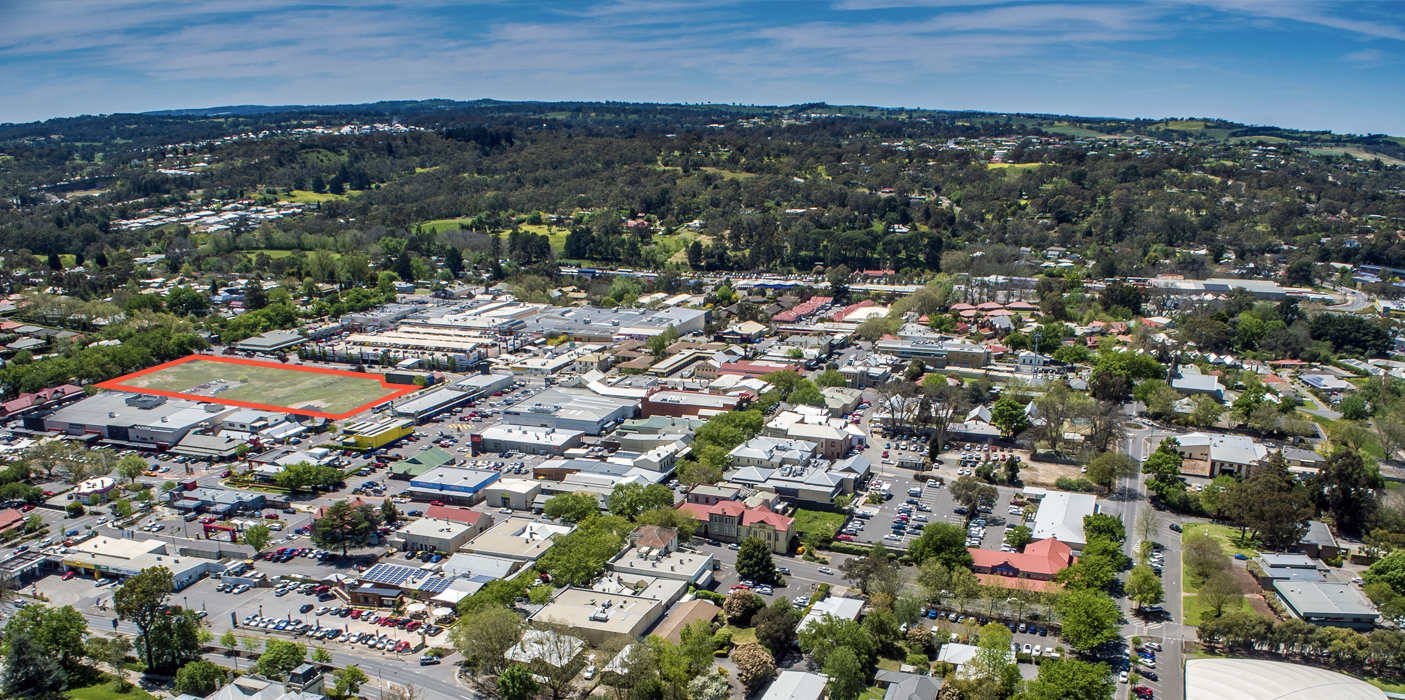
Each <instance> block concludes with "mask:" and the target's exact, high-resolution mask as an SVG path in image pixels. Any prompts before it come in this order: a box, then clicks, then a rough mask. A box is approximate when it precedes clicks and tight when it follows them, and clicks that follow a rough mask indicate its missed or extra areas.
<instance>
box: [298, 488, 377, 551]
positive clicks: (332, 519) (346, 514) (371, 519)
mask: <svg viewBox="0 0 1405 700" xmlns="http://www.w3.org/2000/svg"><path fill="white" fill-rule="evenodd" d="M378 527H380V513H378V512H377V511H376V509H375V507H374V506H371V505H369V504H363V505H360V506H356V507H353V506H352V505H351V504H350V503H348V502H347V501H337V502H336V503H333V504H332V505H331V506H330V507H329V508H327V511H326V513H325V514H324V515H323V516H322V517H321V518H319V519H317V520H314V521H313V522H312V541H313V543H315V544H316V545H317V546H318V547H322V548H324V549H341V551H342V555H343V556H345V555H346V553H347V551H348V550H350V548H352V547H364V546H366V545H367V544H368V543H370V541H371V537H372V536H374V535H375V534H376V529H377V528H378Z"/></svg>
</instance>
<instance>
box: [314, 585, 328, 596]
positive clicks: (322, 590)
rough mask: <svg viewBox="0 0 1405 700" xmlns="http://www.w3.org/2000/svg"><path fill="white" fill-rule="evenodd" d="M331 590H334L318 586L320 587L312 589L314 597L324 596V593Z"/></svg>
mask: <svg viewBox="0 0 1405 700" xmlns="http://www.w3.org/2000/svg"><path fill="white" fill-rule="evenodd" d="M330 590H332V589H330V588H328V587H326V586H318V587H316V588H314V589H312V593H313V594H314V595H322V594H323V593H326V592H327V591H330Z"/></svg>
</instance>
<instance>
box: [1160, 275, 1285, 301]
mask: <svg viewBox="0 0 1405 700" xmlns="http://www.w3.org/2000/svg"><path fill="white" fill-rule="evenodd" d="M1147 282H1148V283H1149V284H1150V285H1151V286H1152V287H1154V288H1156V289H1164V290H1166V291H1168V292H1172V293H1177V294H1182V295H1189V296H1202V295H1204V294H1207V293H1208V294H1228V293H1229V292H1231V291H1233V290H1235V289H1243V290H1245V291H1248V292H1252V293H1253V295H1254V296H1255V297H1258V298H1259V299H1267V300H1270V301H1278V300H1280V299H1283V298H1285V297H1287V296H1288V293H1289V292H1305V291H1310V290H1304V289H1295V288H1292V287H1286V288H1285V287H1281V286H1279V284H1278V283H1277V282H1270V281H1268V280H1239V279H1226V278H1211V279H1207V280H1187V279H1163V278H1159V277H1158V278H1155V279H1151V280H1147Z"/></svg>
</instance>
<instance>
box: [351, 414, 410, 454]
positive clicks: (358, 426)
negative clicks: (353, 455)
mask: <svg viewBox="0 0 1405 700" xmlns="http://www.w3.org/2000/svg"><path fill="white" fill-rule="evenodd" d="M414 432H415V421H414V420H413V419H408V418H396V417H393V416H376V417H373V418H368V419H366V420H359V421H355V422H352V423H348V424H347V425H346V426H345V427H343V428H342V438H341V441H342V444H344V445H355V446H357V447H360V448H361V449H366V450H372V449H378V448H381V447H385V446H386V445H389V444H390V443H392V442H395V441H396V440H400V439H402V438H405V437H408V436H410V435H412V434H414Z"/></svg>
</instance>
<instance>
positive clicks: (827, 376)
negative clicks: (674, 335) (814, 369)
mask: <svg viewBox="0 0 1405 700" xmlns="http://www.w3.org/2000/svg"><path fill="white" fill-rule="evenodd" d="M815 384H816V385H818V386H820V387H822V388H823V387H846V386H849V381H848V380H847V379H845V378H844V375H843V374H841V373H840V372H839V370H837V369H826V370H825V371H823V372H820V373H819V374H818V375H816V376H815Z"/></svg>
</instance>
